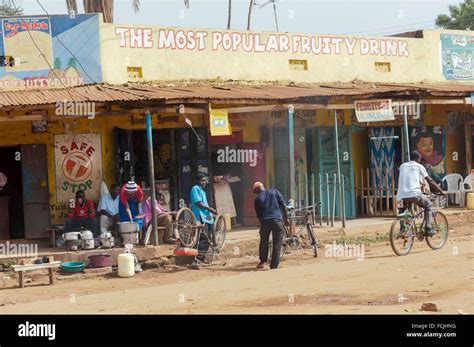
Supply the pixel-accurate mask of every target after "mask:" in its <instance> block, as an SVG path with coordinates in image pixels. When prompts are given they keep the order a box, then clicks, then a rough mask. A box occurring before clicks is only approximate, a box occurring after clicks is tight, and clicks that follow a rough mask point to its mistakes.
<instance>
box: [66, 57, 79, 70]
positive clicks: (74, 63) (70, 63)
mask: <svg viewBox="0 0 474 347" xmlns="http://www.w3.org/2000/svg"><path fill="white" fill-rule="evenodd" d="M76 66H77V61H76V59H74V58H69V60H68V62H67V67H68V68H70V67H72V68H76Z"/></svg>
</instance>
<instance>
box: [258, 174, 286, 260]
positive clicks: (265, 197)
mask: <svg viewBox="0 0 474 347" xmlns="http://www.w3.org/2000/svg"><path fill="white" fill-rule="evenodd" d="M252 189H253V192H254V193H255V194H256V195H257V197H256V198H255V202H254V207H255V212H256V213H257V218H258V220H259V221H260V246H259V257H260V263H259V264H258V265H257V269H263V268H265V264H266V263H267V261H268V242H269V238H270V233H271V234H272V240H273V251H272V261H271V264H270V269H277V268H278V266H279V264H280V251H281V244H282V242H283V235H284V233H285V231H284V226H283V221H284V223H285V225H287V226H289V221H288V210H287V208H286V206H285V203H284V201H283V196H282V195H281V193H280V192H279V191H278V190H276V189H269V190H266V189H265V187H264V186H263V183H262V182H255V183H254V184H253V188H252Z"/></svg>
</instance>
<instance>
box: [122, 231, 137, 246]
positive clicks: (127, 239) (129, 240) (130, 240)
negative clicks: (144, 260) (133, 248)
mask: <svg viewBox="0 0 474 347" xmlns="http://www.w3.org/2000/svg"><path fill="white" fill-rule="evenodd" d="M120 236H121V237H122V244H124V245H127V244H131V245H138V243H139V237H138V232H137V231H134V232H131V233H122V234H121V235H120Z"/></svg>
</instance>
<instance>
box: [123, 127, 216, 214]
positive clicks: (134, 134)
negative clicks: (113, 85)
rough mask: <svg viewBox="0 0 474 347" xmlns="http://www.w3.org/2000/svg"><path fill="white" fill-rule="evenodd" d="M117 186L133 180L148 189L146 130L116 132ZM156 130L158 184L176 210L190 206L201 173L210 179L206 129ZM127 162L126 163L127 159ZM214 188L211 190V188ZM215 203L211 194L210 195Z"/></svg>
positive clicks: (155, 150)
mask: <svg viewBox="0 0 474 347" xmlns="http://www.w3.org/2000/svg"><path fill="white" fill-rule="evenodd" d="M114 131H115V141H116V142H115V143H116V153H117V162H116V163H117V167H116V177H117V182H119V183H120V184H124V183H126V182H128V181H129V180H130V179H131V178H132V177H133V178H134V179H135V181H136V182H137V183H138V184H139V185H141V186H146V187H148V186H149V168H148V149H147V138H146V132H145V130H124V129H119V128H115V130H114ZM195 131H196V133H197V135H198V136H199V138H197V137H196V133H194V132H193V131H192V130H190V129H159V130H153V157H154V158H153V161H154V166H155V167H154V169H155V182H157V183H158V185H159V186H160V189H161V190H162V192H163V193H164V195H165V199H166V200H167V203H168V206H170V208H171V209H173V210H178V209H179V208H180V207H184V206H189V204H190V192H191V188H192V187H193V185H194V184H195V179H194V178H195V176H196V174H197V173H198V172H202V173H205V174H207V175H209V164H208V156H209V154H208V144H207V129H206V128H195ZM124 158H125V159H124ZM211 188H212V187H211ZM208 198H209V202H210V203H211V202H212V194H209V195H208Z"/></svg>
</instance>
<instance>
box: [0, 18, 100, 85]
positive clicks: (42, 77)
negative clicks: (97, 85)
mask: <svg viewBox="0 0 474 347" xmlns="http://www.w3.org/2000/svg"><path fill="white" fill-rule="evenodd" d="M0 24H1V27H0V56H9V57H12V58H13V59H14V65H13V66H6V67H0V90H21V89H38V88H44V87H61V88H63V87H64V86H67V87H71V86H77V85H81V84H86V83H94V82H100V81H102V69H101V67H100V43H99V35H98V34H97V33H98V32H99V19H98V15H97V14H84V15H76V16H74V18H71V17H70V16H67V15H58V16H51V17H47V16H41V17H33V16H31V17H29V16H26V17H22V18H12V17H9V18H1V17H0ZM84 70H85V71H87V73H85V72H84Z"/></svg>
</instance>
